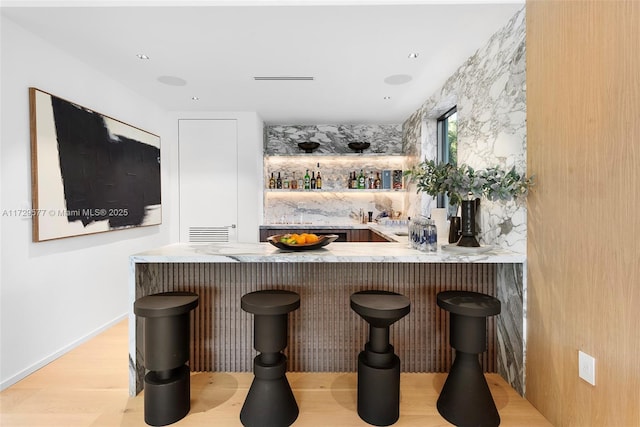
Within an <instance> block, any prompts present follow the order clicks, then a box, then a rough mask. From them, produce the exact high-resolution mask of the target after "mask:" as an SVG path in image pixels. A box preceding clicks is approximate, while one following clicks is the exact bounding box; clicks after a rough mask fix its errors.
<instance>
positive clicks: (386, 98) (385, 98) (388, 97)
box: [382, 96, 391, 100]
mask: <svg viewBox="0 0 640 427" xmlns="http://www.w3.org/2000/svg"><path fill="white" fill-rule="evenodd" d="M382 99H384V100H389V99H391V97H390V96H385V97H384V98H382Z"/></svg>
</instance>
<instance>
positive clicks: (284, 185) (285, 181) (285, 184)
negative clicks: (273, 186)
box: [282, 173, 289, 190]
mask: <svg viewBox="0 0 640 427" xmlns="http://www.w3.org/2000/svg"><path fill="white" fill-rule="evenodd" d="M282 188H284V189H285V190H288V189H289V178H287V174H286V173H285V174H284V179H283V180H282Z"/></svg>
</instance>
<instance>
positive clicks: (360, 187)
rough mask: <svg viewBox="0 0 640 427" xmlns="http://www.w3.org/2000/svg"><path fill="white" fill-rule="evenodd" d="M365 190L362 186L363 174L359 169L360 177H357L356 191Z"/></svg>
mask: <svg viewBox="0 0 640 427" xmlns="http://www.w3.org/2000/svg"><path fill="white" fill-rule="evenodd" d="M364 188H365V185H364V172H363V170H362V169H360V175H358V190H362V189H364Z"/></svg>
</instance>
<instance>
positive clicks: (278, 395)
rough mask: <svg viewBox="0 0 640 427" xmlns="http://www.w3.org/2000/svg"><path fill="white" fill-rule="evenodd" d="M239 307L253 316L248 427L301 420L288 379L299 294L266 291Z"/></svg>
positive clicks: (245, 408) (278, 426) (280, 426)
mask: <svg viewBox="0 0 640 427" xmlns="http://www.w3.org/2000/svg"><path fill="white" fill-rule="evenodd" d="M240 307H241V308H242V309H243V310H244V311H246V312H248V313H252V314H253V315H254V318H253V319H254V320H253V347H254V348H255V349H256V350H257V351H258V352H259V354H258V355H257V356H256V357H255V358H254V359H253V372H254V378H253V382H252V383H251V387H250V388H249V393H248V394H247V397H246V399H245V401H244V404H243V405H242V410H241V411H240V421H241V422H242V424H243V425H244V426H247V427H286V426H290V425H291V424H293V422H294V421H295V420H296V418H298V413H299V409H298V404H297V402H296V399H295V396H294V395H293V392H292V391H291V386H290V385H289V382H288V381H287V377H286V362H287V358H286V356H285V355H284V354H282V350H284V349H285V348H286V347H287V331H288V314H289V313H290V312H292V311H294V310H297V309H298V308H299V307H300V295H298V294H297V293H295V292H291V291H285V290H263V291H256V292H250V293H248V294H245V295H243V296H242V298H241V300H240Z"/></svg>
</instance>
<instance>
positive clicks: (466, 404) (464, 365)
mask: <svg viewBox="0 0 640 427" xmlns="http://www.w3.org/2000/svg"><path fill="white" fill-rule="evenodd" d="M437 408H438V412H439V413H440V415H442V416H443V417H444V418H445V419H446V420H447V421H449V422H450V423H452V424H455V425H457V426H463V427H464V426H477V427H497V426H498V425H500V415H499V414H498V409H497V408H496V405H495V403H494V401H493V397H492V396H491V391H490V390H489V386H488V385H487V381H486V380H485V378H484V374H483V373H482V367H481V366H480V362H479V361H478V355H477V354H471V353H464V352H462V351H456V357H455V359H454V361H453V365H452V366H451V370H450V372H449V375H448V376H447V380H446V381H445V383H444V387H442V391H441V392H440V397H438V403H437Z"/></svg>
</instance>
